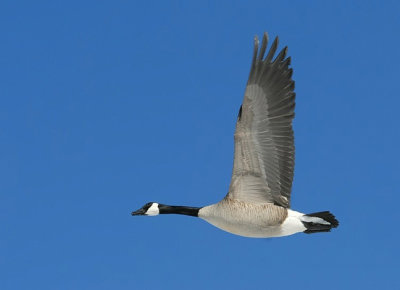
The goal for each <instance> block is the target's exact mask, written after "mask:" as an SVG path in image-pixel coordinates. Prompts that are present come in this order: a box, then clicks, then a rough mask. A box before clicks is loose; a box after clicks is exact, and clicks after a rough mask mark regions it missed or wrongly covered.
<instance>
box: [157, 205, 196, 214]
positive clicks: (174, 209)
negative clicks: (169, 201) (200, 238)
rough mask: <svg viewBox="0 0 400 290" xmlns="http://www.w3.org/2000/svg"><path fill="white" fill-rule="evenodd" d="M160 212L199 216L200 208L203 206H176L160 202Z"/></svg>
mask: <svg viewBox="0 0 400 290" xmlns="http://www.w3.org/2000/svg"><path fill="white" fill-rule="evenodd" d="M158 208H159V209H160V214H172V213H173V214H184V215H190V216H197V217H198V216H199V210H200V208H201V207H190V206H174V205H165V204H159V205H158Z"/></svg>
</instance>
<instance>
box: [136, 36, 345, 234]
mask: <svg viewBox="0 0 400 290" xmlns="http://www.w3.org/2000/svg"><path fill="white" fill-rule="evenodd" d="M267 43H268V35H267V33H264V36H263V40H262V44H261V48H260V50H259V49H258V45H259V41H258V38H257V36H256V37H255V38H254V53H253V60H252V63H251V69H250V76H249V80H248V81H247V86H246V91H245V94H244V100H243V104H242V106H241V107H240V109H239V114H238V117H237V122H236V131H235V153H234V164H233V173H232V180H231V184H230V186H229V192H228V194H227V195H226V196H225V198H224V199H222V200H221V201H220V202H218V203H216V204H212V205H209V206H205V207H188V206H170V205H164V204H159V203H156V202H149V203H147V204H145V205H144V206H143V207H142V208H141V209H139V210H137V211H134V212H132V215H134V216H135V215H147V216H155V215H158V214H183V215H189V216H195V217H199V218H202V219H204V220H206V221H207V222H209V223H210V224H212V225H214V226H216V227H217V228H220V229H222V230H225V231H227V232H230V233H232V234H236V235H240V236H245V237H254V238H266V237H280V236H287V235H292V234H295V233H299V232H304V233H307V234H310V233H317V232H329V231H330V230H331V228H336V227H337V226H338V225H339V222H338V221H337V220H336V218H335V216H334V215H332V214H331V213H330V212H329V211H323V212H317V213H311V214H304V213H300V212H297V211H294V210H291V209H290V192H291V188H292V180H293V170H294V138H293V130H292V120H293V118H294V107H295V93H294V81H293V80H292V69H291V68H289V65H290V57H287V58H285V56H286V52H287V47H285V48H284V49H282V51H281V52H280V53H279V54H278V56H276V58H275V59H273V57H274V54H275V52H276V49H277V47H278V37H276V38H275V40H274V42H273V43H272V45H271V47H270V49H269V52H268V54H267V56H266V57H265V58H264V54H265V51H266V48H267Z"/></svg>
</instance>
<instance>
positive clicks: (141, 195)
mask: <svg viewBox="0 0 400 290" xmlns="http://www.w3.org/2000/svg"><path fill="white" fill-rule="evenodd" d="M198 2H199V3H197V4H194V2H189V1H181V2H179V1H171V2H169V1H155V2H151V3H150V2H148V3H147V4H143V3H139V2H135V1H1V4H0V30H1V31H0V37H1V39H0V97H1V104H0V160H1V162H0V288H1V289H2V290H8V289H41V290H44V289H96V290H101V289H185V288H187V287H190V289H267V288H268V289H275V288H277V289H278V287H279V289H400V282H399V277H398V275H399V274H398V273H399V266H400V262H399V259H400V254H399V244H400V235H399V229H398V227H399V226H398V221H399V219H400V214H399V212H398V206H399V202H400V195H399V185H398V183H399V174H400V165H399V153H398V152H399V142H400V134H399V123H400V117H399V113H398V112H399V106H400V96H399V76H400V71H399V65H400V61H399V59H400V53H399V51H400V49H399V45H400V37H399V31H400V17H399V11H400V5H399V4H397V2H396V1H375V4H371V3H367V2H369V1H351V2H352V3H351V4H349V3H348V2H350V1H307V4H304V3H300V2H304V1H290V2H289V1H218V3H215V2H217V1H212V2H210V3H206V2H205V1H202V2H200V1H198ZM264 31H268V32H269V34H270V36H271V37H274V36H276V35H279V37H280V47H283V46H284V45H288V46H289V55H291V56H292V59H293V61H292V66H293V68H294V79H295V80H296V93H297V106H296V118H295V121H294V129H295V138H296V149H297V151H296V169H295V179H294V185H293V194H292V206H293V208H295V209H296V210H299V211H303V212H315V211H321V210H331V211H332V212H333V213H335V214H336V216H337V217H338V219H339V220H340V222H341V224H340V227H339V228H338V229H337V230H334V231H333V232H331V233H329V234H315V235H305V234H297V235H294V236H290V237H285V238H279V239H248V238H242V237H238V236H234V235H231V234H228V233H225V232H223V231H220V230H218V229H216V228H214V227H212V226H210V225H208V224H206V223H205V222H204V221H202V220H200V219H196V218H192V217H185V216H159V217H153V218H146V217H135V218H134V217H131V216H130V212H131V211H132V210H135V209H137V208H139V207H141V206H142V205H143V204H144V203H146V202H148V201H158V202H162V203H166V204H177V205H192V206H202V205H207V204H211V203H214V202H217V201H218V200H220V199H221V198H222V197H223V196H224V195H225V194H226V192H227V189H228V185H229V182H230V174H231V170H232V157H233V132H234V125H235V120H236V115H237V111H238V109H239V106H240V104H241V101H242V96H243V92H244V87H245V84H246V81H247V76H248V72H249V67H250V60H251V54H252V49H253V47H252V46H253V36H254V35H255V34H258V35H261V34H262V33H263V32H264Z"/></svg>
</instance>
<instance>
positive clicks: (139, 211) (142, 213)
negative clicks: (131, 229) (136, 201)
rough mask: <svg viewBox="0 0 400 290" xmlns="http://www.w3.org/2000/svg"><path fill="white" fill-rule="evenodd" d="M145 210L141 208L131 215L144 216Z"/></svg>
mask: <svg viewBox="0 0 400 290" xmlns="http://www.w3.org/2000/svg"><path fill="white" fill-rule="evenodd" d="M145 212H146V211H145V210H144V209H143V208H141V209H138V210H137V211H133V212H132V213H131V214H132V215H144V214H145Z"/></svg>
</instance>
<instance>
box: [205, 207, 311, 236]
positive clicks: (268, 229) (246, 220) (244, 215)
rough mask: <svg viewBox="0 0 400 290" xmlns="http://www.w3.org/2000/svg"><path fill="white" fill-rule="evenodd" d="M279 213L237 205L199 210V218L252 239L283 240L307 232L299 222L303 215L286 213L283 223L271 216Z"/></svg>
mask: <svg viewBox="0 0 400 290" xmlns="http://www.w3.org/2000/svg"><path fill="white" fill-rule="evenodd" d="M270 206H273V207H275V206H274V205H270ZM284 210H285V211H286V209H284ZM281 211H282V208H279V209H277V210H275V209H274V208H271V209H269V208H267V209H265V207H263V208H262V205H258V204H255V205H251V206H249V205H246V206H245V207H243V206H240V204H238V206H234V208H232V205H229V208H227V206H226V205H222V206H221V204H214V205H211V206H207V207H204V208H202V209H200V211H199V217H200V218H202V219H204V220H205V221H207V222H208V223H210V224H212V225H213V226H215V227H217V228H219V229H221V230H224V231H226V232H229V233H232V234H235V235H239V236H244V237H251V238H268V237H282V236H288V235H292V234H295V233H298V232H303V231H304V230H306V228H305V227H304V225H303V223H302V222H301V221H300V219H299V217H300V216H302V215H303V214H302V213H299V212H296V211H292V210H290V209H289V210H287V216H285V217H283V218H282V219H279V218H278V217H274V216H273V215H274V214H281V213H282V212H281Z"/></svg>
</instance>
